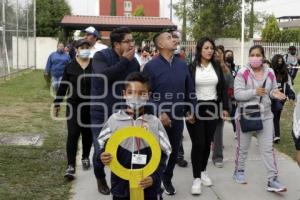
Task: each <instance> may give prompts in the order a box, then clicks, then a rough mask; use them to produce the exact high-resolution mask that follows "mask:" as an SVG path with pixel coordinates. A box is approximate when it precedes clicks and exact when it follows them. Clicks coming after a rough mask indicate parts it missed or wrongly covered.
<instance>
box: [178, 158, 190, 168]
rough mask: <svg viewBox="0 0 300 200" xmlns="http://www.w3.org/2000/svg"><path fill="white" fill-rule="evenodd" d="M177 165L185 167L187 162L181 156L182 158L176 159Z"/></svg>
mask: <svg viewBox="0 0 300 200" xmlns="http://www.w3.org/2000/svg"><path fill="white" fill-rule="evenodd" d="M177 165H178V166H179V167H187V165H188V162H187V161H186V160H184V159H183V158H182V159H177Z"/></svg>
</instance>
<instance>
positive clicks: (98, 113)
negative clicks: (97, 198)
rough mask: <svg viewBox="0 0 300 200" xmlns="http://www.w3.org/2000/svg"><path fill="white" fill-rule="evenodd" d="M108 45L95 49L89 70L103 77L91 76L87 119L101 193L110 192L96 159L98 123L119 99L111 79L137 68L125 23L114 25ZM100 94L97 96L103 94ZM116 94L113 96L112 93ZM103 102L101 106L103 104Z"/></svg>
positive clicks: (130, 35)
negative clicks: (90, 127) (89, 112)
mask: <svg viewBox="0 0 300 200" xmlns="http://www.w3.org/2000/svg"><path fill="white" fill-rule="evenodd" d="M110 41H111V46H112V47H111V48H107V49H104V50H102V51H98V52H96V53H95V55H94V57H93V64H92V71H93V74H94V75H102V76H104V77H106V79H107V82H105V81H104V80H103V78H101V77H96V76H94V77H92V78H91V95H92V97H91V99H92V100H91V123H92V133H93V142H94V157H93V165H94V173H95V176H96V179H97V184H98V191H99V192H100V193H102V194H104V195H109V194H110V189H109V187H108V185H107V182H106V179H105V172H104V165H103V164H102V162H101V160H100V154H101V152H100V147H99V143H98V141H97V138H98V136H99V133H100V132H101V129H102V125H103V124H104V122H105V121H106V120H107V119H108V117H109V116H110V115H111V114H112V112H113V107H114V105H116V104H117V103H120V102H121V98H118V97H120V96H122V86H121V85H120V84H117V85H116V86H115V87H114V83H116V82H117V81H124V80H125V78H126V77H127V75H129V74H130V73H132V72H137V71H139V70H140V65H139V63H138V62H137V60H136V59H135V57H134V54H135V42H134V39H133V37H132V34H131V30H130V29H129V28H127V27H120V28H116V29H114V30H113V31H112V32H111V34H110ZM104 91H107V95H106V96H105V97H103V98H99V96H101V95H103V94H105V92H104ZM115 95H117V96H115ZM104 106H105V107H104Z"/></svg>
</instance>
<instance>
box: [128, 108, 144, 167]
mask: <svg viewBox="0 0 300 200" xmlns="http://www.w3.org/2000/svg"><path fill="white" fill-rule="evenodd" d="M143 123H144V113H143V115H142V123H141V127H143ZM131 125H132V126H135V122H134V120H133V119H132V120H131ZM135 144H136V146H137V150H138V154H140V147H141V139H139V138H136V137H132V154H133V153H134V146H135ZM130 169H131V170H132V169H133V164H132V163H131V167H130Z"/></svg>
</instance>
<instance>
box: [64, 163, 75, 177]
mask: <svg viewBox="0 0 300 200" xmlns="http://www.w3.org/2000/svg"><path fill="white" fill-rule="evenodd" d="M64 177H65V178H67V179H69V180H73V179H74V178H75V167H74V166H73V165H68V167H67V169H66V172H65V175H64Z"/></svg>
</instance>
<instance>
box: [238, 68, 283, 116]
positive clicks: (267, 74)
mask: <svg viewBox="0 0 300 200" xmlns="http://www.w3.org/2000/svg"><path fill="white" fill-rule="evenodd" d="M246 70H249V72H250V73H249V76H248V80H247V81H246V80H245V78H244V74H245V72H246ZM263 70H264V78H263V80H256V79H255V77H254V72H253V70H252V68H251V67H250V66H249V65H248V66H246V67H244V68H242V69H240V70H239V71H238V73H237V75H236V77H235V80H234V98H235V99H236V101H237V103H238V109H237V110H236V116H239V114H240V108H241V107H245V106H247V105H254V104H258V103H259V100H260V97H259V96H257V94H256V88H257V87H261V86H262V85H263V82H264V80H266V85H265V89H266V95H264V96H263V98H262V101H261V104H260V105H261V114H262V119H264V120H266V119H271V118H273V113H272V111H271V99H270V98H273V95H272V93H273V91H274V89H276V88H277V81H276V77H275V74H274V71H273V69H271V68H269V67H263Z"/></svg>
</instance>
